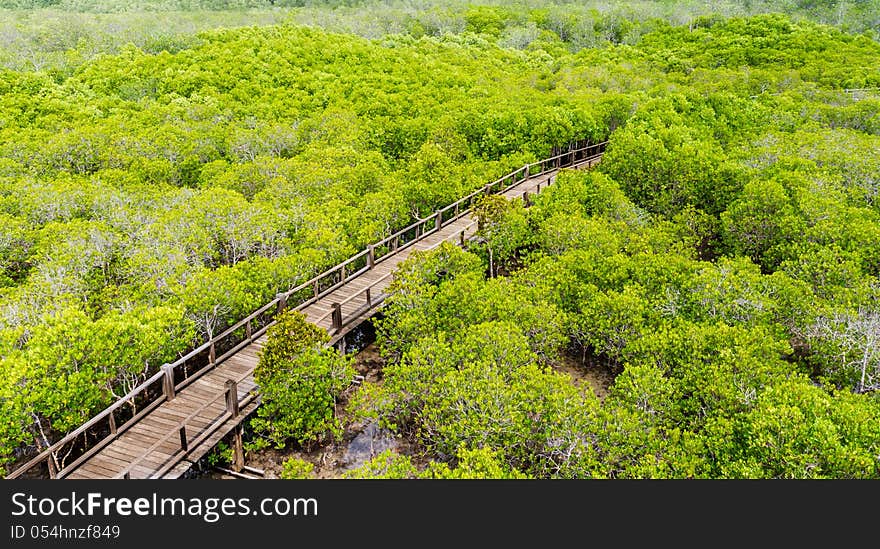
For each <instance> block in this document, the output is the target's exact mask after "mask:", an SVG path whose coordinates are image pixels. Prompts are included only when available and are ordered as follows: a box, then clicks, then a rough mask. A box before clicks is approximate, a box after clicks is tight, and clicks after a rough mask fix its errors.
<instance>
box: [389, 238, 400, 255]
mask: <svg viewBox="0 0 880 549" xmlns="http://www.w3.org/2000/svg"><path fill="white" fill-rule="evenodd" d="M391 244H392V245H391V250H392V251H395V252H396V251H397V247H398V246H399V245H400V237H398V236H395V237H394V240H392V241H391Z"/></svg>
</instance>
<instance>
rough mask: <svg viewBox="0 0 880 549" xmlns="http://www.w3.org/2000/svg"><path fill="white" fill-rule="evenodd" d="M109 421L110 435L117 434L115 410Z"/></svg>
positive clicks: (111, 411)
mask: <svg viewBox="0 0 880 549" xmlns="http://www.w3.org/2000/svg"><path fill="white" fill-rule="evenodd" d="M107 419H108V420H109V421H110V434H111V435H115V434H116V417H115V416H114V414H113V410H110V415H109V416H107Z"/></svg>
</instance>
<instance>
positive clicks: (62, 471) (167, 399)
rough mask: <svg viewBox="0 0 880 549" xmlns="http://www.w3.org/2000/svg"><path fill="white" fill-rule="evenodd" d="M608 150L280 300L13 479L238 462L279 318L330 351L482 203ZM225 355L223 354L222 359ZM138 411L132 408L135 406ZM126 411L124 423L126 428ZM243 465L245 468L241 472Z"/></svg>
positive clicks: (417, 231) (430, 223)
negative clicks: (303, 321)
mask: <svg viewBox="0 0 880 549" xmlns="http://www.w3.org/2000/svg"><path fill="white" fill-rule="evenodd" d="M604 145H605V144H604V143H600V144H596V145H590V146H588V147H583V148H579V149H575V150H572V151H568V152H566V153H563V154H562V155H558V156H556V157H553V158H550V159H547V160H543V161H540V162H536V163H534V164H529V165H528V166H524V167H523V168H521V169H520V170H517V171H516V172H513V173H511V174H508V175H507V176H505V177H503V178H501V179H499V180H498V181H495V182H492V183H489V184H487V185H486V186H485V187H483V188H481V189H479V190H477V191H475V192H474V193H471V194H470V195H468V196H466V197H464V198H462V199H460V200H458V201H456V202H455V203H453V204H451V205H449V206H447V207H445V208H443V209H441V210H438V211H436V212H435V213H434V214H433V215H432V216H429V217H428V218H426V219H422V220H419V221H417V222H416V223H413V224H412V225H410V226H409V227H407V228H405V229H403V230H401V231H398V232H397V233H395V234H394V235H391V236H389V237H388V238H386V239H384V240H382V241H380V242H379V243H377V244H375V245H372V246H369V247H368V248H367V249H366V250H364V251H362V252H360V253H359V254H356V255H355V256H353V257H352V258H350V259H348V260H346V261H344V262H342V263H340V264H339V265H337V266H335V267H333V268H332V269H330V270H328V271H326V272H324V273H322V274H320V275H318V276H316V277H314V278H313V279H311V280H309V281H307V282H305V283H303V284H301V285H300V286H297V287H296V288H293V289H291V290H289V291H287V292H284V293H281V294H278V295H277V296H276V298H275V299H274V300H272V301H271V302H269V303H268V304H266V305H264V306H263V307H261V308H260V309H258V310H257V311H255V312H254V313H252V314H251V315H249V316H248V317H246V318H245V319H243V320H241V321H240V322H238V323H236V324H235V325H234V326H232V327H230V328H229V329H227V330H226V331H225V332H223V333H222V334H220V335H218V336H216V337H214V338H212V339H211V340H210V341H208V342H206V343H205V344H203V345H201V346H200V347H198V348H197V349H194V350H193V351H192V352H190V353H189V354H187V355H186V356H184V357H181V359H179V360H178V361H176V362H175V363H174V364H166V365H164V366H163V368H162V370H161V371H160V372H158V373H157V374H155V375H154V376H152V377H151V378H149V379H148V380H146V381H145V382H144V383H142V384H141V385H140V386H139V387H137V388H135V389H134V390H132V391H131V392H130V393H129V394H128V395H126V396H125V397H123V398H122V399H120V400H119V401H117V402H116V403H114V404H113V405H112V406H110V407H109V408H108V409H106V410H104V411H103V412H102V413H101V414H98V415H97V416H95V417H94V418H92V419H91V420H90V421H89V422H87V423H86V424H84V425H83V426H81V427H80V428H79V429H77V430H75V431H74V432H72V433H70V434H68V435H67V436H66V437H65V438H64V439H62V440H61V441H58V442H56V443H55V444H53V445H52V446H50V447H49V448H47V449H45V450H43V451H42V452H41V453H40V454H39V455H37V456H36V457H35V458H33V459H32V460H30V461H29V462H28V463H26V464H24V465H23V466H21V467H19V468H18V469H17V470H15V471H13V472H12V473H11V474H10V475H9V477H8V478H15V477H17V476H20V475H22V474H23V473H24V472H25V471H27V470H28V469H31V468H33V467H35V466H36V465H39V464H42V465H44V466H46V467H47V469H48V473H49V476H50V477H52V478H71V479H77V478H91V479H96V478H132V479H135V478H177V477H180V476H181V475H183V474H184V473H185V472H186V471H188V470H189V469H190V468H191V467H192V466H193V464H194V463H195V462H197V461H198V460H199V459H200V458H202V457H203V456H204V455H205V454H206V453H207V452H209V451H210V450H211V449H212V448H213V447H214V446H216V444H217V443H218V442H219V441H220V440H221V439H223V438H224V437H226V436H227V435H229V434H230V433H233V434H234V436H235V437H236V438H235V443H234V444H233V446H234V447H236V449H237V450H238V451H237V452H236V457H237V459H239V460H240V459H242V458H241V457H240V454H241V449H240V444H241V438H240V437H241V423H242V421H243V420H244V419H245V418H246V417H247V415H248V414H250V413H251V412H253V410H255V409H256V407H257V406H258V405H259V402H260V401H259V392H258V387H257V385H256V383H255V382H254V379H253V371H254V367H255V366H256V364H257V361H258V358H259V353H260V350H261V349H262V345H263V343H264V341H265V337H266V336H265V331H266V329H267V328H268V327H269V326H271V324H272V319H273V318H274V316H275V314H277V313H278V312H279V311H282V310H285V309H287V308H292V309H294V310H299V311H301V312H303V313H304V314H305V315H306V318H307V319H308V320H309V321H310V322H312V323H314V324H316V325H318V326H320V327H322V328H324V329H326V330H327V331H328V333H329V334H330V336H331V344H333V343H337V342H339V341H344V340H343V339H342V338H343V337H344V336H345V335H346V334H347V333H348V332H349V331H351V330H352V329H354V328H356V327H357V326H358V325H359V324H360V323H361V322H362V321H363V320H365V319H367V318H369V317H370V316H372V315H373V314H374V313H375V311H376V310H377V309H378V308H379V307H381V305H382V302H383V301H384V299H385V297H386V293H385V292H386V290H387V288H388V285H389V284H390V283H391V280H392V275H393V273H394V271H395V270H396V268H397V266H398V265H399V264H400V263H401V262H402V261H404V260H406V259H407V258H408V257H410V256H411V255H412V253H413V252H414V251H423V250H429V249H432V248H434V247H436V246H438V245H440V244H441V243H442V242H444V241H450V242H455V243H458V244H464V243H465V242H466V241H467V240H468V239H469V238H470V237H471V236H473V234H474V233H475V232H476V229H477V223H476V221H475V220H474V219H473V217H472V215H471V207H472V206H473V204H474V203H475V202H476V201H477V200H479V197H480V196H482V195H484V194H490V193H494V194H501V195H503V196H505V197H507V198H509V199H513V198H523V199H525V200H527V201H528V197H529V196H532V195H535V194H538V193H539V192H540V191H541V189H543V188H546V187H547V186H548V185H550V184H551V183H552V180H553V178H555V176H556V174H557V173H558V171H559V169H561V168H563V167H571V168H580V167H591V166H593V164H595V163H597V162H598V161H599V160H600V158H601V153H602V151H603V150H604ZM218 353H221V354H220V355H219V356H218ZM133 404H134V406H133ZM126 411H128V413H129V415H130V417H129V416H125V417H126V419H125V421H122V420H120V419H118V418H119V417H120V416H124V415H125V412H126ZM96 429H97V430H99V431H102V432H103V434H104V436H103V438H100V439H99V440H98V442H96V443H92V445H91V446H90V447H88V448H82V443H81V441H80V442H79V447H80V448H81V452H80V455H79V457H77V458H76V459H74V460H73V461H70V462H69V463H59V461H58V455H59V454H62V450H63V449H64V448H65V445H69V446H68V448H71V447H76V445H77V443H78V441H79V439H80V436H81V435H82V436H83V437H85V436H86V433H87V432H89V430H91V431H95V430H96ZM239 464H240V462H239Z"/></svg>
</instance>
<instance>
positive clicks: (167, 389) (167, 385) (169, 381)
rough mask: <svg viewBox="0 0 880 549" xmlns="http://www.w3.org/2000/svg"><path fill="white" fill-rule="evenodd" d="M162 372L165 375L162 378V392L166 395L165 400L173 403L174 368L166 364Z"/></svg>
mask: <svg viewBox="0 0 880 549" xmlns="http://www.w3.org/2000/svg"><path fill="white" fill-rule="evenodd" d="M162 372H163V373H164V374H165V376H164V377H163V378H162V392H163V393H164V394H165V400H166V401H168V402H171V401H172V400H174V367H172V366H171V365H170V364H168V363H165V364H163V365H162Z"/></svg>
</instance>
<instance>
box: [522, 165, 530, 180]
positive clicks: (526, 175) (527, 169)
mask: <svg viewBox="0 0 880 549" xmlns="http://www.w3.org/2000/svg"><path fill="white" fill-rule="evenodd" d="M530 166H531V165H530V164H526V171H525V172H524V173H523V176H524V177H523V178H524V179H528V178H529V167H530Z"/></svg>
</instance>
